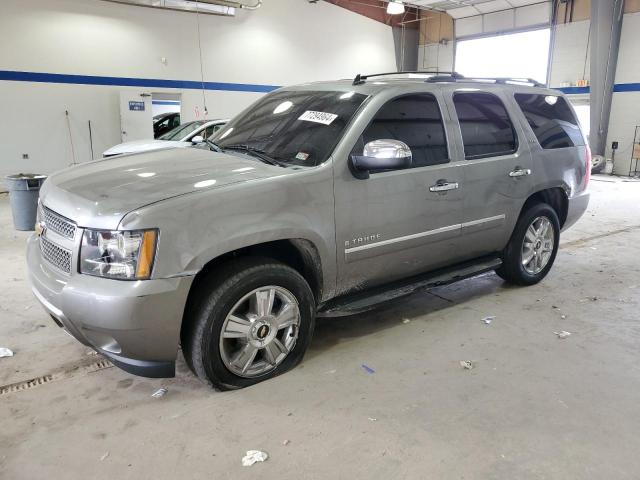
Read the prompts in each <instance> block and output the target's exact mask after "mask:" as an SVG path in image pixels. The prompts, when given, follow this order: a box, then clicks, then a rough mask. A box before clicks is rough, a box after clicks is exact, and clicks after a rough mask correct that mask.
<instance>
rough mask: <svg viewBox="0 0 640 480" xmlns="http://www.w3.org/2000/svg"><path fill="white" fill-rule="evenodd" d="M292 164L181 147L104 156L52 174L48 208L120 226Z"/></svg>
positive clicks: (84, 223) (45, 199)
mask: <svg viewBox="0 0 640 480" xmlns="http://www.w3.org/2000/svg"><path fill="white" fill-rule="evenodd" d="M286 170H287V169H284V168H282V167H277V166H273V165H267V164H264V163H261V162H260V161H259V160H257V159H255V160H254V159H252V158H250V157H245V156H244V155H232V154H226V153H216V152H212V151H209V150H202V149H197V148H178V149H170V150H160V151H155V152H148V153H141V154H136V155H125V156H122V157H117V158H109V159H104V160H98V161H95V162H90V163H86V164H83V165H78V166H75V167H71V168H68V169H66V170H62V171H60V172H58V173H56V174H54V175H52V176H50V177H49V178H48V179H47V180H46V181H45V182H44V184H43V186H42V189H41V191H40V198H41V200H42V203H43V204H44V205H46V206H47V208H49V209H51V210H53V211H55V212H57V213H59V214H60V215H63V216H65V217H67V218H69V219H71V220H74V221H75V222H76V223H77V224H78V225H79V226H81V227H94V228H106V229H116V228H117V226H118V224H119V223H120V220H121V219H122V218H123V217H124V215H126V214H127V213H129V212H131V211H132V210H135V209H137V208H141V207H143V206H145V205H149V204H151V203H155V202H159V201H161V200H166V199H168V198H172V197H176V196H179V195H184V194H187V193H191V192H201V191H206V190H211V189H214V188H219V187H224V186H226V185H231V184H234V183H238V182H245V181H248V180H256V179H261V178H269V177H274V176H279V175H282V174H283V173H285V172H286Z"/></svg>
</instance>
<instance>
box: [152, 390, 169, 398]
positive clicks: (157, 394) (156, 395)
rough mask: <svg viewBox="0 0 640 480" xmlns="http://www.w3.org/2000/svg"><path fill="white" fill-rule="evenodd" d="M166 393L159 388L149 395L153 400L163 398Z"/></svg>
mask: <svg viewBox="0 0 640 480" xmlns="http://www.w3.org/2000/svg"><path fill="white" fill-rule="evenodd" d="M167 392H168V390H167V389H166V388H164V387H162V388H159V389H158V390H156V391H155V392H153V393H152V394H151V396H152V397H153V398H161V397H164V396H165V395H166V394H167Z"/></svg>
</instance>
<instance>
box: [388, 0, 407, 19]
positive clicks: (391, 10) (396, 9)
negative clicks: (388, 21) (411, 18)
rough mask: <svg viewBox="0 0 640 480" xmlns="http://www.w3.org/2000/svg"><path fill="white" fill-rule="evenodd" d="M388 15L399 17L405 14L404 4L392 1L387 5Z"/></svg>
mask: <svg viewBox="0 0 640 480" xmlns="http://www.w3.org/2000/svg"><path fill="white" fill-rule="evenodd" d="M387 13H388V14H389V15H399V14H401V13H404V5H403V4H402V2H399V1H395V0H391V1H390V2H389V3H387Z"/></svg>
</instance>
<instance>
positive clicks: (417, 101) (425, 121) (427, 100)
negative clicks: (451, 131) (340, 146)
mask: <svg viewBox="0 0 640 480" xmlns="http://www.w3.org/2000/svg"><path fill="white" fill-rule="evenodd" d="M382 139H393V140H400V141H402V142H404V143H406V144H407V145H408V146H409V148H410V149H411V155H412V158H413V161H412V165H411V166H412V167H413V168H417V167H426V166H428V165H437V164H440V163H447V162H448V161H449V155H448V152H447V140H446V136H445V133H444V125H443V123H442V116H441V115H440V108H439V107H438V101H437V100H436V98H435V97H434V96H433V95H431V94H427V93H424V94H413V95H404V96H402V97H398V98H394V99H393V100H390V101H388V102H387V103H386V104H385V105H383V106H382V107H381V108H380V110H378V113H376V116H375V117H374V118H373V121H372V122H371V123H370V124H369V126H368V127H367V129H366V130H365V131H364V133H363V135H362V139H361V141H360V142H358V144H356V149H358V150H359V152H362V149H363V148H364V145H365V144H366V143H369V142H371V141H373V140H382Z"/></svg>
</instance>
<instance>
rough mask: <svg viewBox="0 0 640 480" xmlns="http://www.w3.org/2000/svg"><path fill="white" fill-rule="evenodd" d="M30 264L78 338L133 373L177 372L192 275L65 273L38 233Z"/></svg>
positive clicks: (42, 295)
mask: <svg viewBox="0 0 640 480" xmlns="http://www.w3.org/2000/svg"><path fill="white" fill-rule="evenodd" d="M27 265H28V270H29V281H30V283H31V287H32V290H33V293H34V295H35V296H36V298H37V299H38V300H39V301H40V303H41V304H42V306H43V307H44V308H45V310H46V311H47V312H48V313H49V314H50V315H51V316H52V317H53V318H54V320H55V321H56V323H57V324H58V325H60V326H62V327H63V328H64V329H65V330H66V331H67V332H68V333H70V334H71V335H72V336H73V337H75V338H76V339H77V340H78V341H79V342H81V343H83V344H85V345H87V346H90V347H92V348H94V349H95V350H96V351H98V352H99V353H101V354H103V355H105V356H106V357H108V358H109V359H110V360H111V361H112V362H113V363H114V364H115V365H116V366H118V367H120V368H122V369H123V370H125V371H127V372H129V373H133V374H135V375H140V376H144V377H154V378H162V377H173V376H174V375H175V360H176V355H177V350H178V345H179V342H180V325H181V323H182V315H183V312H184V306H185V302H186V300H187V295H188V293H189V288H190V287H191V282H192V281H193V277H179V278H169V279H159V280H138V281H121V280H111V279H105V278H98V277H92V276H89V275H80V274H78V273H71V275H64V274H62V273H60V272H58V271H57V270H55V269H54V268H51V267H50V266H49V264H48V263H47V262H46V261H45V260H43V259H42V256H41V253H40V239H39V237H38V236H37V235H32V236H31V237H30V238H29V240H28V242H27Z"/></svg>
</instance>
